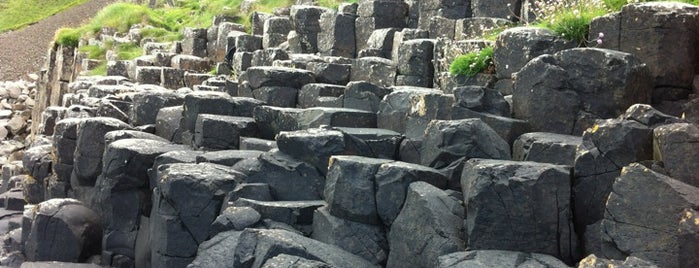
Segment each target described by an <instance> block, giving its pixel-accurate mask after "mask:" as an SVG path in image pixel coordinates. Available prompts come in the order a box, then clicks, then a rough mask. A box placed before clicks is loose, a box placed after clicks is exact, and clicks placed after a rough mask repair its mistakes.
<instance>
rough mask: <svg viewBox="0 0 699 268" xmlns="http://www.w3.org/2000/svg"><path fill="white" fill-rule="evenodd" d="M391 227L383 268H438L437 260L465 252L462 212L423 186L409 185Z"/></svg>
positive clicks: (435, 190)
mask: <svg viewBox="0 0 699 268" xmlns="http://www.w3.org/2000/svg"><path fill="white" fill-rule="evenodd" d="M406 195H407V197H406V198H405V205H404V206H403V209H402V210H401V212H400V214H399V215H398V217H397V218H396V220H395V221H394V222H393V224H392V225H391V231H390V233H389V235H388V242H389V244H390V246H391V252H390V254H389V255H388V262H387V264H386V267H437V266H438V264H439V261H438V258H439V256H442V255H445V254H449V253H453V252H457V251H462V250H464V249H465V246H466V244H465V241H464V240H465V236H464V225H463V224H462V222H463V219H464V208H463V206H462V205H461V203H460V202H459V201H458V200H456V199H454V198H452V197H450V196H448V195H447V194H446V193H445V192H443V191H442V190H439V189H438V188H436V187H434V186H431V185H429V184H427V183H425V182H414V183H412V184H410V187H408V191H407V194H406Z"/></svg>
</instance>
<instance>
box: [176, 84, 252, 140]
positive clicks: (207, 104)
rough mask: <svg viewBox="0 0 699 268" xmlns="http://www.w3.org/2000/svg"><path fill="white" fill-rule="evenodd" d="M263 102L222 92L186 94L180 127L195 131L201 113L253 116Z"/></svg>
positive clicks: (184, 129) (191, 131)
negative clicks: (254, 110) (256, 108)
mask: <svg viewBox="0 0 699 268" xmlns="http://www.w3.org/2000/svg"><path fill="white" fill-rule="evenodd" d="M262 104H263V103H262V102H261V101H259V100H256V99H253V98H245V97H230V96H229V95H228V94H225V93H221V92H192V93H190V94H187V95H186V96H185V99H184V111H183V118H182V123H181V124H180V128H181V129H182V130H183V131H189V132H190V133H194V131H195V125H196V121H197V118H198V116H199V114H216V115H229V116H243V117H251V116H252V112H253V109H254V108H255V107H257V106H260V105H262Z"/></svg>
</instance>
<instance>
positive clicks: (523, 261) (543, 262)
mask: <svg viewBox="0 0 699 268" xmlns="http://www.w3.org/2000/svg"><path fill="white" fill-rule="evenodd" d="M530 266H535V267H550V268H564V267H569V266H568V265H566V264H565V263H563V262H562V261H560V260H558V259H556V258H554V257H552V256H549V255H544V254H538V253H525V252H517V251H505V250H469V251H466V252H455V253H452V254H448V255H444V256H441V257H439V266H435V267H439V268H456V267H474V268H487V267H512V268H524V267H530Z"/></svg>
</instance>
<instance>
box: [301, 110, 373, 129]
mask: <svg viewBox="0 0 699 268" xmlns="http://www.w3.org/2000/svg"><path fill="white" fill-rule="evenodd" d="M323 125H325V126H331V127H356V128H374V127H376V114H375V113H373V112H369V111H362V110H356V109H348V108H331V107H313V108H308V109H304V110H302V111H301V112H300V114H299V115H298V126H299V128H300V129H308V128H316V127H320V126H323Z"/></svg>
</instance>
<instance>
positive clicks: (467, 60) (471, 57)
mask: <svg viewBox="0 0 699 268" xmlns="http://www.w3.org/2000/svg"><path fill="white" fill-rule="evenodd" d="M492 62H493V47H485V48H483V49H481V50H480V51H475V52H471V53H468V54H465V55H461V56H458V57H456V59H454V61H453V62H452V63H451V66H449V73H451V74H453V75H465V76H468V77H471V76H474V75H476V74H478V73H482V72H484V71H486V70H488V67H489V66H490V65H492Z"/></svg>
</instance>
